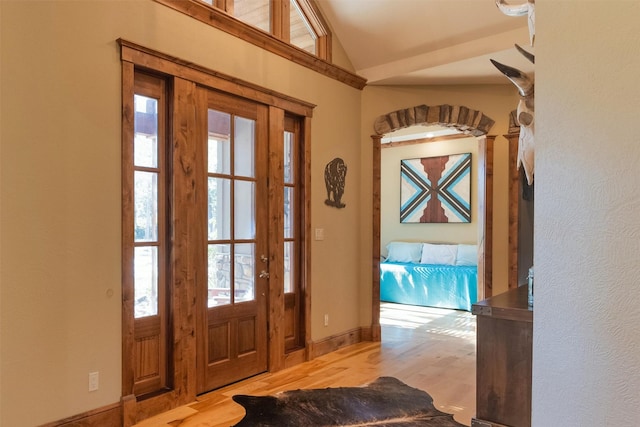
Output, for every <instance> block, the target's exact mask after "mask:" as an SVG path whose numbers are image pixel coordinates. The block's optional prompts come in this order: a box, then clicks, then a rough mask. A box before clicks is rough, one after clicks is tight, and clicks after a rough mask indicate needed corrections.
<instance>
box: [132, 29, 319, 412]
mask: <svg viewBox="0 0 640 427" xmlns="http://www.w3.org/2000/svg"><path fill="white" fill-rule="evenodd" d="M121 44H122V55H123V69H122V71H123V97H122V98H123V138H122V143H123V145H122V153H123V154H122V159H123V160H122V161H123V175H122V189H123V191H122V221H123V227H122V239H123V247H122V270H123V283H122V292H123V303H122V304H123V311H122V321H123V341H122V348H123V380H122V384H123V387H122V389H123V391H122V393H123V396H125V397H126V399H125V400H126V402H128V403H127V405H126V409H125V413H126V414H125V415H126V418H127V419H130V420H133V419H134V418H136V417H138V416H145V415H147V416H148V415H149V414H151V413H155V412H157V411H159V410H166V408H168V407H173V406H176V405H180V404H184V403H187V402H190V401H193V399H194V398H195V396H196V395H197V394H200V393H204V392H206V391H209V390H212V389H215V388H218V387H221V386H224V385H227V384H230V383H233V382H236V381H238V380H241V379H244V378H247V377H250V376H253V375H256V374H258V373H261V372H265V371H267V370H269V371H277V370H280V369H283V368H285V367H287V366H291V365H293V364H296V363H299V362H302V361H303V360H304V359H305V358H306V347H305V344H306V342H307V339H308V331H309V328H308V325H307V322H308V316H307V311H308V307H309V304H310V302H309V299H308V289H307V287H306V283H307V280H306V278H307V276H308V263H306V262H305V259H306V258H307V251H308V242H307V240H306V239H308V227H309V226H308V211H309V204H308V203H307V196H306V193H307V192H308V189H309V187H310V183H309V172H308V170H309V164H310V163H309V140H310V124H311V113H312V110H313V105H311V104H308V103H304V102H302V101H299V100H295V99H293V98H291V97H287V96H284V95H280V94H278V93H276V92H273V91H268V92H265V91H262V90H261V89H260V88H258V87H256V86H255V85H251V84H247V83H243V82H241V81H239V80H237V79H233V78H230V77H227V76H223V75H221V74H220V73H215V72H211V71H208V70H205V69H203V68H201V67H198V68H192V67H191V65H190V64H188V63H177V62H174V61H173V59H172V58H169V57H166V56H164V55H162V54H158V53H154V52H152V51H148V50H145V49H141V48H140V47H139V46H137V45H133V44H130V43H128V42H125V41H121ZM138 62H140V64H138ZM151 66H153V67H157V69H155V68H154V69H151V68H149V67H151Z"/></svg>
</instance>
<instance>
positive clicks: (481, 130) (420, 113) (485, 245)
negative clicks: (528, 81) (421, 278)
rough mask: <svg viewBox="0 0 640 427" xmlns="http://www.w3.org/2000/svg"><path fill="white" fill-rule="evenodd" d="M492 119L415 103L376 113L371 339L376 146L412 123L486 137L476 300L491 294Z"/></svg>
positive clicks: (376, 250)
mask: <svg viewBox="0 0 640 427" xmlns="http://www.w3.org/2000/svg"><path fill="white" fill-rule="evenodd" d="M494 123H495V121H494V120H493V119H491V118H490V117H488V116H486V115H485V114H484V113H482V112H481V111H478V110H473V109H471V108H468V107H465V106H455V105H447V104H443V105H436V106H428V105H424V104H423V105H418V106H415V107H411V108H405V109H402V110H396V111H393V112H390V113H387V114H384V115H382V116H379V117H378V118H377V119H376V120H375V122H374V126H373V128H374V132H375V134H374V135H372V136H371V140H372V142H373V179H372V180H373V188H372V190H373V191H372V197H373V231H372V234H373V236H372V238H373V241H372V272H373V278H372V279H373V280H372V282H373V283H372V297H371V317H372V319H371V327H372V328H371V329H372V339H373V341H380V340H381V328H380V186H381V168H380V155H381V153H380V149H381V146H380V144H381V140H382V138H383V136H384V134H387V133H389V132H393V131H395V130H398V129H403V128H406V127H409V126H414V125H441V126H447V127H453V128H455V129H458V130H459V131H461V132H462V133H463V134H464V135H470V136H476V137H479V136H486V138H481V139H479V140H478V142H479V144H480V145H479V146H478V213H479V218H478V224H479V230H478V299H479V300H480V299H484V298H487V297H489V296H491V289H492V230H493V143H494V140H495V136H488V135H487V133H488V132H489V130H490V129H491V127H492V126H493V125H494Z"/></svg>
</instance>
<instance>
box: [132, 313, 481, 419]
mask: <svg viewBox="0 0 640 427" xmlns="http://www.w3.org/2000/svg"><path fill="white" fill-rule="evenodd" d="M380 323H381V324H382V342H380V343H371V342H364V343H359V344H356V345H352V346H349V347H346V348H344V349H341V350H338V351H335V352H333V353H330V354H326V355H324V356H321V357H318V358H316V359H314V360H312V361H309V362H305V363H303V364H300V365H298V366H295V367H293V368H289V369H285V370H283V371H280V372H276V373H274V374H262V375H258V376H256V377H253V378H250V379H248V380H245V381H242V382H240V383H237V384H234V385H232V386H229V387H225V388H222V389H219V390H215V391H212V392H210V393H207V394H204V395H202V396H199V397H198V400H197V401H196V402H194V403H192V404H189V405H186V406H182V407H180V408H176V409H174V410H171V411H168V412H165V413H163V414H160V415H157V416H155V417H153V418H150V419H147V420H145V421H142V422H140V423H138V424H136V427H175V426H178V425H179V426H180V427H229V426H231V425H233V424H235V423H236V422H238V421H239V420H240V419H242V417H243V416H244V409H243V408H242V407H241V406H240V405H238V404H236V403H235V402H233V401H232V400H231V396H233V395H235V394H251V395H268V394H274V393H278V392H280V391H284V390H295V389H307V388H326V387H353V386H361V385H365V384H367V383H369V382H371V381H373V380H375V379H376V378H378V377H381V376H392V377H396V378H398V379H399V380H401V381H403V382H404V383H405V384H407V385H409V386H412V387H415V388H419V389H421V390H424V391H426V392H427V393H429V394H430V395H431V397H432V398H433V400H434V404H435V406H436V408H437V409H439V410H440V411H443V412H447V413H450V414H453V415H454V418H455V419H456V421H458V422H460V423H462V424H465V425H470V424H471V417H472V416H474V415H475V388H476V387H475V385H476V369H475V361H476V320H475V316H473V315H471V314H470V313H467V312H463V311H456V310H441V309H434V308H427V307H414V306H398V305H395V304H388V303H383V304H382V306H381V318H380Z"/></svg>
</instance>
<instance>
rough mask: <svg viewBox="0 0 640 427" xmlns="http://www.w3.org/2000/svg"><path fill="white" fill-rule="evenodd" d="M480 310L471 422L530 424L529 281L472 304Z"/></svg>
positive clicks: (489, 426) (474, 426)
mask: <svg viewBox="0 0 640 427" xmlns="http://www.w3.org/2000/svg"><path fill="white" fill-rule="evenodd" d="M471 311H472V313H473V314H475V315H476V316H477V356H476V359H477V362H476V417H475V418H473V419H472V420H471V427H499V426H509V427H529V426H531V353H532V341H531V340H532V336H533V310H532V309H531V308H529V307H528V305H527V286H520V287H517V288H514V289H511V290H509V291H507V292H505V293H503V294H500V295H496V296H494V297H491V298H487V299H485V300H483V301H479V302H478V303H476V304H474V305H473V306H472V310H471Z"/></svg>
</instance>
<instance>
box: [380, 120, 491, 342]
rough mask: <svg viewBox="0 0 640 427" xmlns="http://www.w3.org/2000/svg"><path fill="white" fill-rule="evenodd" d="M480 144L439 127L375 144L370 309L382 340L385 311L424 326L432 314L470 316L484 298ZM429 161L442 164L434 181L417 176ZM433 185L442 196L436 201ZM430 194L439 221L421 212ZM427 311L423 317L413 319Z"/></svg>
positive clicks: (399, 133) (418, 129) (484, 145)
mask: <svg viewBox="0 0 640 427" xmlns="http://www.w3.org/2000/svg"><path fill="white" fill-rule="evenodd" d="M486 140H487V139H486V138H485V137H484V136H480V138H478V137H475V136H472V135H467V134H464V133H463V132H461V131H459V130H457V129H455V128H454V127H443V126H440V125H417V126H411V127H408V128H404V129H401V130H397V131H394V132H389V133H386V134H385V135H383V136H382V137H381V138H380V142H379V144H380V145H379V147H380V149H379V165H380V169H379V182H380V192H379V195H380V196H379V205H378V206H379V219H380V221H379V230H378V232H379V234H377V233H376V230H375V220H374V239H376V234H377V235H378V236H379V241H378V242H377V243H378V244H379V247H378V249H379V252H378V254H379V256H380V261H381V263H380V264H379V268H380V270H379V271H378V274H377V275H376V277H374V282H375V281H376V279H378V286H379V287H378V288H377V289H375V288H376V286H375V283H374V301H373V304H374V312H375V311H376V309H377V310H379V313H380V314H379V319H380V323H381V326H382V328H381V334H384V329H385V325H388V324H389V322H391V323H392V324H393V322H394V320H393V319H391V320H390V319H389V313H396V312H398V311H399V310H400V311H401V309H403V308H404V309H407V312H406V313H404V314H403V317H407V318H411V319H414V320H415V322H420V321H425V322H430V321H431V319H432V318H433V316H437V315H438V314H437V309H438V308H441V309H445V310H458V311H460V312H461V313H462V314H464V313H469V312H470V310H471V304H473V303H475V302H476V301H478V300H480V299H483V298H484V297H485V292H484V291H485V278H486V277H489V279H490V271H489V272H487V271H485V268H484V263H485V261H486V260H485V254H484V249H486V246H485V245H486V244H487V242H486V240H485V238H484V236H485V234H484V230H485V229H486V225H487V221H486V219H487V215H486V197H487V194H486V188H487V186H488V184H487V182H486V169H487V166H486V156H487V148H488V147H487V143H486ZM492 142H493V139H491V143H492ZM374 144H375V142H374ZM489 148H492V145H491V146H490V147H489ZM443 159H444V161H442V160H443ZM432 160H435V161H436V162H441V163H442V164H441V165H438V166H437V168H440V169H441V170H440V171H437V174H436V175H437V177H436V178H437V182H435V181H434V182H433V183H432V182H430V181H429V180H428V179H423V178H422V177H420V176H418V174H419V173H420V172H422V169H423V168H424V169H425V170H426V169H428V168H427V165H428V164H429V162H432ZM374 162H375V154H374ZM464 162H466V164H464ZM412 164H413V166H412ZM414 166H415V169H416V170H417V173H415V172H416V170H414ZM448 168H449V169H448ZM438 185H440V186H441V187H443V188H444V187H445V186H448V189H447V191H444V192H443V193H444V194H442V195H439V194H438V188H436V187H438ZM465 186H466V190H465ZM374 188H375V187H374ZM374 193H375V191H374ZM434 195H435V197H436V198H438V199H439V200H437V202H438V203H437V204H436V205H438V206H437V208H438V209H439V211H440V212H442V213H444V215H443V216H444V220H443V219H442V218H440V219H438V218H435V219H434V218H433V215H432V213H431V214H430V213H429V212H428V209H427V208H426V207H425V206H426V205H428V202H429V201H430V198H433V196H434ZM489 196H490V195H489ZM455 198H458V199H459V200H456V199H455ZM434 204H435V203H431V205H434ZM375 206H376V201H374V210H375ZM411 209H413V210H414V211H415V212H418V215H416V214H415V212H414V213H412V212H409V211H410V210H411ZM465 209H466V210H467V213H466V214H465ZM412 215H413V216H412ZM429 215H431V218H430V217H429ZM465 215H466V216H465ZM447 216H448V217H449V218H451V221H448V218H447ZM479 243H480V245H479ZM489 243H490V242H489ZM374 245H375V242H374ZM479 247H481V249H482V250H481V251H479V250H478V248H479ZM489 254H490V252H489ZM489 259H490V257H489ZM478 260H481V263H480V264H482V265H479V263H478ZM374 270H375V269H374ZM487 273H489V274H487ZM374 274H375V273H374ZM376 296H379V298H376ZM390 304H391V306H390ZM397 304H402V305H397ZM390 307H392V308H393V310H391V311H389V310H390ZM434 307H435V312H434V313H432V314H431V315H430V316H426V317H425V316H422V315H417V316H416V313H418V314H421V313H422V312H423V310H425V309H426V310H427V311H428V310H434ZM374 315H375V313H374ZM374 325H375V318H374Z"/></svg>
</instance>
